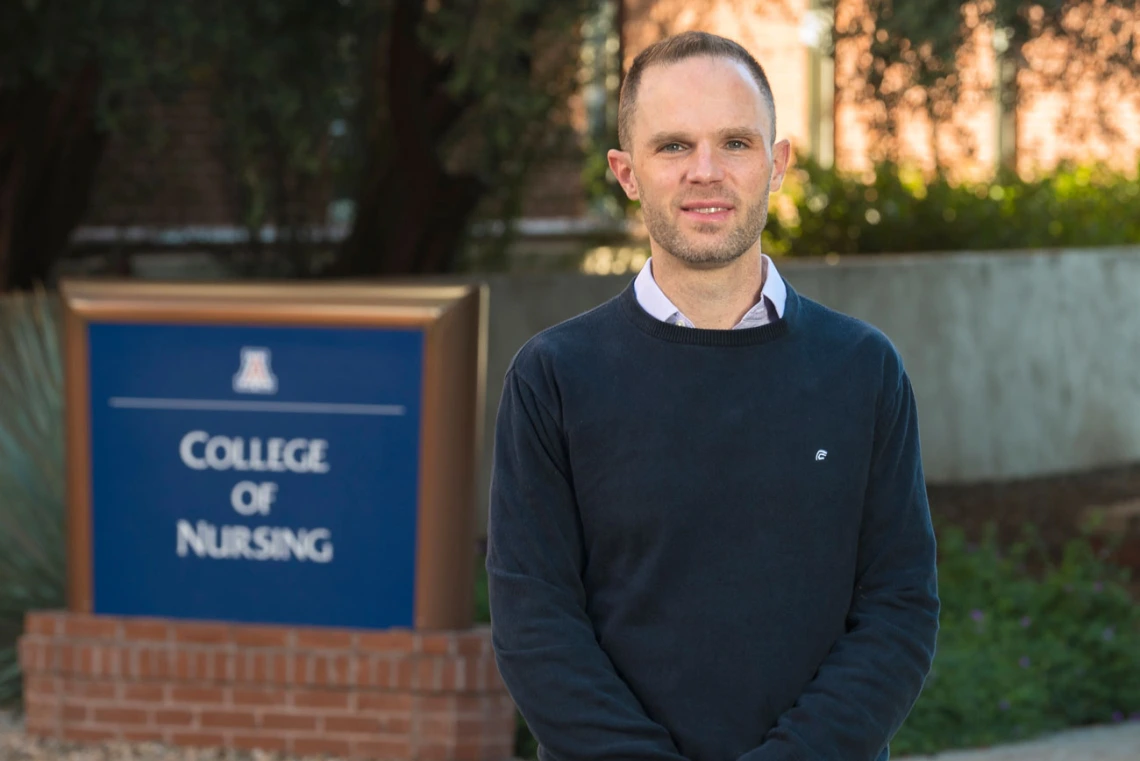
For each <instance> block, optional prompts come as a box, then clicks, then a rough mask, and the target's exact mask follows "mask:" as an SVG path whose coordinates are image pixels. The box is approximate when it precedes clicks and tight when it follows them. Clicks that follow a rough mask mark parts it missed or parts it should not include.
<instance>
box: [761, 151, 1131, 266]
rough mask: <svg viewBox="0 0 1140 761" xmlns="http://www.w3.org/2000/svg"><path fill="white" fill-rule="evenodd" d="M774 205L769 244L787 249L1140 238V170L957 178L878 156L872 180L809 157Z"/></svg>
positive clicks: (860, 250)
mask: <svg viewBox="0 0 1140 761" xmlns="http://www.w3.org/2000/svg"><path fill="white" fill-rule="evenodd" d="M772 206H773V210H772V213H771V214H770V215H769V221H768V227H767V229H766V230H765V232H764V240H765V251H766V252H769V253H773V254H785V255H789V256H817V255H826V254H840V255H842V254H879V253H912V252H913V253H917V252H933V251H937V252H942V251H978V250H999V249H1019V248H1049V247H1060V246H1064V247H1080V246H1109V245H1126V244H1135V243H1140V213H1137V209H1138V208H1140V180H1137V179H1136V178H1132V177H1129V176H1127V175H1126V174H1124V173H1121V172H1114V171H1112V170H1109V169H1106V168H1104V167H1100V166H1063V167H1061V168H1059V169H1057V170H1056V171H1055V172H1052V173H1050V174H1047V175H1044V176H1042V177H1041V178H1039V179H1035V180H1031V181H1026V180H1022V179H1020V178H1019V177H1017V176H1016V175H1014V174H1012V173H1010V172H1001V173H999V174H998V176H996V177H995V178H994V179H993V181H992V182H985V183H961V184H955V183H952V182H951V181H950V180H948V179H947V178H946V177H944V176H938V177H935V178H934V179H928V178H923V177H922V176H921V175H920V174H919V173H917V172H915V171H908V170H906V169H904V168H901V167H899V166H896V165H893V164H880V165H879V166H877V167H876V168H875V169H874V171H873V179H871V181H870V182H868V181H867V178H866V177H863V176H857V175H853V174H844V173H840V172H838V171H836V170H834V169H823V168H821V167H820V166H819V165H818V164H816V163H814V162H813V161H811V160H810V159H807V160H804V161H801V162H800V163H799V164H798V165H797V166H795V167H794V168H793V169H792V170H791V171H789V173H788V176H787V179H786V181H785V183H784V187H783V190H782V191H781V193H779V194H777V195H775V196H773V198H772Z"/></svg>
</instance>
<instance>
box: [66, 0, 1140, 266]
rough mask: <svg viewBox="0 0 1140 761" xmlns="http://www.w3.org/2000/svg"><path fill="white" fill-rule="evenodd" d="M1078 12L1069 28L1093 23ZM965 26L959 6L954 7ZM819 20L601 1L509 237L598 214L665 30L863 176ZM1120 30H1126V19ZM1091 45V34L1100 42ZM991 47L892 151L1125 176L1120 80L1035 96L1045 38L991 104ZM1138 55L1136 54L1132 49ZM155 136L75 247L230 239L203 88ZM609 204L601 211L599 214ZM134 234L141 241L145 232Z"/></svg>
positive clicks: (919, 157) (328, 213)
mask: <svg viewBox="0 0 1140 761" xmlns="http://www.w3.org/2000/svg"><path fill="white" fill-rule="evenodd" d="M861 3H862V0H842V1H841V2H840V4H839V7H838V10H837V13H838V14H839V16H840V20H841V21H847V20H849V19H851V18H853V17H855V18H857V17H859V14H860V13H861V12H862V10H861V7H860V6H861ZM1094 7H1095V6H1094V4H1093V3H1089V5H1088V12H1087V13H1086V14H1085V17H1083V19H1082V20H1079V21H1080V23H1086V24H1090V25H1093V26H1090V28H1099V27H1096V26H1095V25H1096V24H1103V25H1104V29H1105V32H1104V33H1105V35H1109V36H1110V35H1111V34H1112V33H1113V27H1112V25H1111V21H1112V19H1098V17H1097V15H1096V12H1095V11H1094V10H1093V9H1094ZM966 13H967V18H969V13H970V9H969V7H968V6H967V8H966ZM832 22H833V17H832V16H831V14H830V13H829V12H827V11H826V10H824V9H822V8H820V7H819V0H766V1H764V2H760V1H759V0H703V1H701V0H610V1H609V2H608V3H607V4H603V6H602V10H601V12H600V13H599V15H598V16H597V17H595V18H593V19H590V20H588V22H587V25H586V30H585V33H584V34H583V39H584V45H583V50H582V77H581V80H582V87H581V90H580V92H579V94H578V95H577V96H576V97H575V99H574V101H573V103H572V104H571V108H572V111H573V114H574V124H575V127H576V129H577V131H578V133H579V135H580V137H581V141H580V145H577V146H568V147H567V152H566V157H560V158H558V159H556V160H554V161H552V162H550V163H548V164H547V165H545V166H544V167H543V168H542V169H541V170H540V171H538V172H536V174H535V175H534V177H533V178H532V179H531V182H530V187H529V191H528V193H527V201H526V204H525V206H524V208H523V217H524V220H523V223H522V225H521V228H522V232H523V233H524V235H525V234H528V233H530V234H532V235H535V236H542V235H566V234H573V233H574V232H575V231H583V230H589V229H591V224H592V223H591V219H594V218H596V217H599V216H604V215H605V214H606V211H607V209H606V208H605V205H604V204H602V203H599V202H598V201H597V199H591V198H589V197H588V194H587V192H586V187H587V185H588V184H589V176H588V172H587V171H586V157H587V156H588V155H598V153H599V152H600V153H604V150H605V148H606V147H608V145H609V143H610V141H611V140H612V138H611V137H610V135H612V134H615V133H616V129H615V126H614V124H615V120H616V100H617V92H618V87H619V86H620V78H621V73H622V72H623V71H625V70H626V69H627V68H628V66H629V64H630V62H631V61H632V60H633V58H634V56H636V55H637V53H638V52H640V51H641V50H642V49H644V48H645V47H646V46H647V45H649V44H651V43H652V42H653V41H655V40H658V39H660V38H662V37H664V36H666V35H669V34H673V33H676V32H681V31H685V30H689V29H704V30H707V31H711V32H714V33H718V34H723V35H725V36H728V37H731V38H733V39H736V40H737V41H739V42H740V43H741V44H743V45H744V46H745V47H746V48H748V49H749V50H750V51H751V52H752V53H753V54H754V55H755V56H756V57H757V59H758V60H759V61H760V62H761V63H762V64H763V65H764V67H765V69H766V70H767V72H768V74H769V79H770V81H771V83H772V88H773V91H774V95H775V100H776V108H777V113H778V120H779V123H778V131H779V136H780V137H783V138H788V139H789V140H790V141H791V142H792V145H793V151H794V155H795V156H806V155H811V156H814V157H815V158H816V159H817V160H818V161H819V162H820V163H822V164H823V165H824V166H830V165H833V164H834V165H835V166H836V167H837V168H839V169H842V170H853V171H855V170H863V169H866V168H867V167H869V166H870V164H871V161H872V155H873V152H874V151H873V148H874V146H875V144H876V142H877V140H878V139H879V137H880V136H878V135H876V133H875V130H874V128H873V127H872V126H871V124H870V120H869V115H870V114H871V112H872V111H873V109H874V108H875V103H874V101H873V100H871V99H869V98H868V97H866V93H864V92H863V87H862V85H861V84H860V82H859V79H858V77H856V76H855V75H854V72H855V71H856V68H857V66H858V64H859V63H860V56H862V55H864V53H865V51H866V49H867V45H868V42H869V38H866V39H862V40H860V39H850V40H845V41H843V42H842V43H841V44H840V45H839V46H838V47H837V50H836V55H835V57H834V59H833V58H832V57H830V56H828V55H827V54H826V53H825V52H824V51H825V50H826V47H827V46H826V41H827V39H828V34H829V31H830V28H831V25H832ZM1129 23H1132V24H1134V23H1135V20H1131V21H1130V22H1129ZM1106 39H1107V37H1106ZM1003 50H1004V48H1003V38H1002V35H1001V34H1000V33H998V34H996V35H995V34H994V32H993V31H992V30H990V29H987V28H985V27H983V26H982V25H980V24H978V25H977V26H976V29H975V31H974V34H973V36H972V37H971V39H970V44H969V46H968V48H967V49H966V50H964V51H963V52H962V54H961V57H960V76H961V83H960V84H961V98H960V99H959V101H958V103H957V105H956V107H955V108H954V109H953V113H952V115H951V117H950V118H949V119H948V120H947V121H946V122H945V123H943V124H940V125H937V126H935V125H932V123H931V121H930V120H929V119H928V118H926V114H925V111H924V109H923V107H922V105H921V102H922V99H921V93H911V95H914V96H915V97H914V98H913V100H914V103H915V105H914V107H913V108H910V109H909V110H906V109H904V111H903V112H902V113H901V116H900V118H899V122H898V124H899V127H900V134H901V136H902V137H901V140H900V141H899V146H900V153H899V158H900V159H902V160H905V161H910V162H915V163H917V164H919V165H921V166H924V167H926V168H928V169H929V168H932V167H934V166H935V165H936V164H938V165H940V166H942V167H944V168H946V169H947V170H948V171H950V172H951V174H954V175H958V176H962V177H973V178H984V177H985V176H987V175H988V174H989V173H991V172H992V171H993V170H994V169H995V168H996V167H997V166H999V165H1000V164H1001V163H1003V162H1004V163H1006V164H1007V165H1012V166H1015V167H1016V168H1017V169H1018V171H1020V172H1022V173H1030V172H1037V171H1048V169H1049V168H1050V167H1053V166H1055V165H1056V164H1057V163H1058V162H1061V161H1065V160H1076V161H1081V162H1087V161H1100V162H1105V163H1108V164H1110V165H1112V166H1114V167H1115V168H1117V169H1121V170H1125V171H1129V172H1133V171H1135V170H1136V168H1137V158H1138V156H1140V112H1138V110H1137V107H1136V103H1135V100H1134V96H1132V95H1131V94H1132V93H1133V92H1134V91H1135V83H1133V82H1130V81H1119V82H1116V83H1113V84H1109V85H1104V84H1101V83H1096V82H1094V81H1091V80H1090V81H1089V82H1088V83H1087V86H1083V87H1069V88H1065V89H1063V90H1062V89H1057V88H1053V89H1050V88H1048V87H1045V86H1043V85H1042V84H1041V82H1040V81H1039V78H1037V77H1035V76H1034V74H1033V73H1032V70H1034V69H1039V68H1041V67H1044V66H1047V65H1049V62H1050V61H1064V60H1066V56H1065V55H1064V51H1063V50H1059V49H1058V44H1057V43H1056V42H1054V41H1050V40H1039V41H1037V42H1034V43H1032V44H1031V45H1030V46H1029V49H1028V50H1027V51H1026V53H1027V58H1029V59H1030V63H1031V66H1030V67H1029V68H1030V69H1031V71H1026V72H1022V73H1021V75H1020V76H1019V78H1018V80H1017V84H1018V87H1019V89H1020V96H1021V100H1022V102H1021V105H1019V106H1018V107H1017V108H1013V109H1010V108H1006V107H1003V106H1002V105H1001V102H1000V99H999V98H998V97H997V95H998V93H997V92H995V90H994V89H993V87H992V85H993V84H994V82H995V79H998V78H1000V75H1001V72H1002V71H1003V63H1002V60H1003V59H1002V56H1001V53H1002V52H1003ZM1136 54H1137V55H1138V56H1140V51H1137V53H1136ZM1098 102H1100V103H1101V104H1104V103H1108V104H1110V107H1109V109H1108V112H1109V119H1108V122H1109V126H1110V127H1111V128H1115V129H1116V131H1117V134H1115V135H1113V136H1111V137H1106V136H1105V134H1104V131H1103V130H1098V129H1085V128H1084V127H1083V126H1082V125H1089V124H1092V123H1093V122H1094V121H1095V119H1096V117H1095V116H1094V115H1093V114H1094V112H1095V110H1096V105H1097V103H1098ZM154 118H155V119H156V120H158V121H159V122H161V123H162V124H163V125H165V126H166V128H167V129H166V131H167V135H168V139H167V140H166V142H165V143H164V144H163V145H162V146H161V147H160V148H159V149H158V151H157V153H154V152H151V149H149V148H147V149H139V148H136V147H135V145H136V143H132V142H131V141H130V140H128V139H126V138H118V139H116V140H115V141H114V142H113V143H112V145H111V146H110V148H109V151H108V153H107V155H106V157H105V159H104V161H103V163H102V166H101V169H100V172H99V175H98V179H97V182H96V185H95V189H94V195H93V201H92V206H91V209H90V212H89V214H88V217H87V219H86V221H85V224H84V226H83V227H82V228H81V229H80V230H79V231H78V233H77V236H76V239H77V241H78V242H83V241H85V240H86V241H97V240H108V239H111V238H114V237H115V236H117V235H121V234H123V231H124V230H127V229H134V230H135V234H136V236H138V237H139V239H140V240H148V239H152V240H153V242H154V243H155V244H156V245H162V244H163V243H164V242H166V243H171V242H183V243H184V242H187V241H193V240H201V241H214V242H224V241H226V240H229V239H232V238H234V237H235V236H237V235H240V234H241V222H240V219H238V218H237V216H236V215H237V214H238V211H237V210H238V209H240V203H239V201H240V199H239V198H238V197H237V196H236V192H237V191H236V188H235V187H234V185H233V184H232V183H231V182H230V181H229V180H228V179H227V177H228V172H227V168H226V162H225V159H224V157H223V156H222V155H221V154H220V153H219V149H218V145H219V142H220V141H219V140H218V137H219V134H220V126H219V124H218V122H217V119H216V118H215V117H214V116H213V115H212V114H211V110H210V102H209V97H208V94H207V93H205V92H202V91H191V92H189V93H187V95H186V96H185V97H184V98H183V99H182V100H181V101H179V102H178V103H176V104H174V105H171V106H168V107H156V110H155V117H154ZM302 203H303V204H304V207H305V209H306V214H305V216H306V217H307V218H308V219H310V220H311V223H312V224H313V225H314V226H317V227H323V228H327V230H329V231H330V234H331V235H333V236H334V237H335V235H336V234H337V232H336V228H337V224H338V221H339V220H340V219H341V214H340V212H339V210H340V209H342V208H343V199H338V198H336V197H335V194H334V193H333V191H332V188H331V187H324V186H316V187H313V188H311V189H310V190H309V192H308V193H307V194H306V197H305V198H303V199H302ZM611 211H612V210H611ZM148 236H149V238H148Z"/></svg>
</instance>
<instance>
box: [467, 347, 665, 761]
mask: <svg viewBox="0 0 1140 761" xmlns="http://www.w3.org/2000/svg"><path fill="white" fill-rule="evenodd" d="M556 410H557V404H556V403H553V402H552V401H546V400H542V401H540V399H539V398H538V397H537V396H536V394H535V393H534V392H533V390H532V388H531V386H529V385H528V384H527V383H526V382H524V381H523V380H522V379H521V378H520V377H519V375H518V373H517V372H516V371H514V369H512V371H510V372H508V374H507V377H506V382H505V384H504V389H503V396H502V399H501V402H500V407H499V413H498V420H497V425H496V430H495V447H494V459H493V470H492V476H491V494H490V505H489V515H488V531H487V542H488V546H487V561H486V564H487V574H488V594H489V598H490V608H491V631H492V642H493V646H494V652H495V658H496V661H497V663H498V667H499V671H500V673H501V675H502V678H503V682H504V683H505V684H506V686H507V689H508V691H509V693H510V695H511V697H512V699H513V700H514V702H515V705H516V706H517V707H518V709H519V711H520V713H521V714H522V715H523V718H524V719H525V720H526V722H527V725H528V726H529V728H530V730H531V732H532V733H533V734H534V736H535V739H536V740H537V741H538V743H539V745H540V746H541V748H542V753H543V756H542V757H543V758H545V759H557V760H558V761H577V760H578V759H590V760H591V761H593V760H596V759H624V761H635V760H644V761H650V760H652V761H681V759H682V756H681V755H680V754H679V753H678V751H677V749H676V747H675V745H674V744H673V741H672V738H671V737H670V735H669V733H668V732H667V731H666V730H665V728H664V727H662V726H661V725H660V724H657V723H656V722H654V721H652V720H650V719H649V717H648V716H647V715H646V712H645V710H644V708H643V707H642V706H641V704H640V702H639V701H638V700H637V698H636V696H634V694H633V693H632V692H631V690H630V689H629V686H628V685H627V684H626V683H625V682H624V681H623V680H622V679H621V677H620V676H619V675H618V674H617V672H616V671H615V669H614V666H613V664H612V663H611V662H610V659H609V657H608V656H607V655H606V653H605V652H604V651H603V650H602V648H601V646H600V645H599V644H598V642H597V639H596V637H595V635H594V628H593V625H592V624H591V621H590V619H589V617H588V616H587V614H586V593H585V589H584V587H583V583H582V570H583V565H584V562H585V557H584V549H583V547H584V544H583V541H582V536H581V524H580V521H579V518H578V510H577V506H576V503H575V497H574V487H573V473H572V472H571V467H570V463H569V459H568V456H567V451H566V443H565V437H564V435H563V432H562V429H561V426H560V423H559V415H558V413H557V412H556Z"/></svg>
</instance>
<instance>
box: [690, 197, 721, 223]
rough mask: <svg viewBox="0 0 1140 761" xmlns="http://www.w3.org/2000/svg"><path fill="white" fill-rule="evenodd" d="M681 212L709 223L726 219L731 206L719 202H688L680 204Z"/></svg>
mask: <svg viewBox="0 0 1140 761" xmlns="http://www.w3.org/2000/svg"><path fill="white" fill-rule="evenodd" d="M681 211H682V212H684V213H685V214H686V215H691V216H692V217H693V218H701V219H706V220H710V221H712V220H719V219H727V218H728V215H729V213H730V212H731V211H732V204H730V203H728V202H726V201H721V200H712V201H688V202H686V203H683V204H681Z"/></svg>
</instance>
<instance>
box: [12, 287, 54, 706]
mask: <svg viewBox="0 0 1140 761" xmlns="http://www.w3.org/2000/svg"><path fill="white" fill-rule="evenodd" d="M61 360H62V355H61V352H60V347H59V331H58V329H57V319H56V316H55V313H54V312H53V302H52V301H51V300H49V298H48V297H47V296H46V295H45V294H44V293H42V292H37V293H33V294H27V295H8V296H5V297H4V298H3V299H0V704H5V703H10V702H13V701H16V700H18V698H19V695H20V686H21V675H20V669H19V662H18V661H17V658H16V648H15V645H16V641H17V639H18V637H19V636H20V634H21V632H22V631H23V623H24V614H25V613H26V612H27V611H28V610H32V609H37V608H59V607H63V605H64V589H65V586H64V576H65V574H66V560H65V558H66V555H65V541H64V520H63V516H64V476H63V411H62V400H63V395H62V385H63V372H62V367H61V364H60V363H61Z"/></svg>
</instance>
